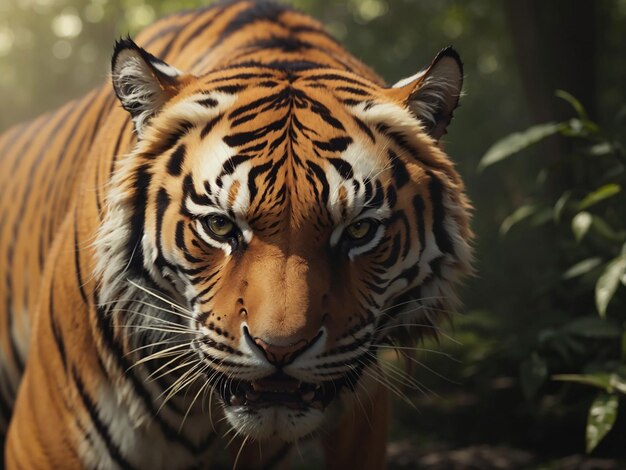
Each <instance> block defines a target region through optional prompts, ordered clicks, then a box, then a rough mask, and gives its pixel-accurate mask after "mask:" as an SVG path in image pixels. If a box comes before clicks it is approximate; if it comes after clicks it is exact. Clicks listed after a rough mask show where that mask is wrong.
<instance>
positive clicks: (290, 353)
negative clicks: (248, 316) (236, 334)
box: [246, 329, 321, 366]
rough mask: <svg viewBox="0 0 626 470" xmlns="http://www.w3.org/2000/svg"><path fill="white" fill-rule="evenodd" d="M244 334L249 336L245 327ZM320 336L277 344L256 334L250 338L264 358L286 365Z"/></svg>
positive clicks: (277, 364)
mask: <svg viewBox="0 0 626 470" xmlns="http://www.w3.org/2000/svg"><path fill="white" fill-rule="evenodd" d="M246 334H247V335H248V336H250V333H249V332H248V330H247V329H246ZM320 336H321V333H320V334H318V335H316V336H315V337H314V338H313V339H312V340H310V341H308V340H306V339H304V338H303V339H300V340H299V341H296V342H294V343H290V344H287V345H284V346H283V345H277V344H272V343H269V342H267V341H265V340H264V339H263V338H260V337H258V336H256V337H252V336H250V339H252V341H254V344H256V345H257V347H258V348H259V349H260V350H261V352H262V353H263V355H264V356H265V358H266V359H267V360H268V361H269V362H270V363H271V364H272V365H275V366H286V365H287V364H290V363H292V362H293V361H294V360H295V359H296V357H298V356H299V355H300V354H302V353H303V352H304V351H306V350H307V349H309V348H310V347H311V346H312V345H313V344H314V343H315V342H316V341H317V340H318V339H319V337H320Z"/></svg>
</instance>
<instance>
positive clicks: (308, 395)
mask: <svg viewBox="0 0 626 470" xmlns="http://www.w3.org/2000/svg"><path fill="white" fill-rule="evenodd" d="M300 398H302V401H307V402H310V401H313V399H314V398H315V392H314V391H313V390H311V391H310V392H306V393H305V394H303V395H301V396H300Z"/></svg>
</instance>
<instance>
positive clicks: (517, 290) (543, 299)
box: [0, 0, 626, 469]
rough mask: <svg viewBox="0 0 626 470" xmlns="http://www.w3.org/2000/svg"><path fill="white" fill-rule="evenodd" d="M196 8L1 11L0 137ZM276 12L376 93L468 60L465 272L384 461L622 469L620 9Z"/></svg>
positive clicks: (563, 3)
mask: <svg viewBox="0 0 626 470" xmlns="http://www.w3.org/2000/svg"><path fill="white" fill-rule="evenodd" d="M207 3H209V2H208V1H202V0H1V1H0V109H1V112H0V130H4V129H6V128H8V127H9V126H10V125H11V124H13V123H16V122H18V121H21V120H24V119H28V118H31V117H34V116H36V115H38V114H40V113H41V112H43V111H46V110H50V109H53V108H55V107H56V106H58V105H60V104H62V103H64V102H66V101H67V100H69V99H70V98H73V97H77V96H80V95H81V94H83V93H84V92H86V91H87V90H89V89H91V88H92V87H94V86H96V85H98V84H100V83H102V82H103V81H104V80H106V79H107V73H108V64H109V58H110V55H111V51H112V45H113V42H114V40H115V39H116V38H117V37H120V36H122V35H125V34H127V33H130V34H131V35H132V34H135V33H136V32H137V31H139V30H140V29H141V28H142V27H144V26H145V25H147V24H149V23H150V22H152V21H153V20H155V19H157V18H159V17H161V16H164V15H166V14H168V13H171V12H174V11H178V10H181V9H187V8H193V7H196V6H200V5H205V4H207ZM290 3H292V4H294V5H295V6H297V7H299V8H301V9H303V10H305V11H307V12H309V13H311V14H312V15H314V16H315V17H317V18H318V19H320V20H321V21H322V22H323V23H324V24H326V26H327V27H328V29H329V30H330V31H331V32H332V34H334V35H335V37H337V38H338V39H339V40H340V41H342V42H343V43H344V44H345V45H346V47H347V48H348V50H350V51H351V52H352V53H353V54H354V55H356V56H357V57H359V58H361V59H362V60H363V61H365V62H366V63H368V64H369V65H371V66H373V67H374V68H375V69H376V70H377V71H378V72H379V73H380V74H381V75H382V76H383V77H385V79H387V80H388V81H389V82H390V83H393V82H395V81H396V80H398V79H400V78H402V77H405V76H408V75H412V74H413V73H414V72H415V71H416V70H418V69H420V68H422V67H424V66H426V65H428V63H429V62H430V60H431V59H432V58H433V57H434V55H435V54H436V52H437V51H438V50H439V49H441V48H442V47H444V46H446V45H449V44H452V45H454V46H455V47H456V48H457V50H458V51H459V52H460V54H461V56H462V58H463V60H464V62H465V75H466V80H465V92H466V96H464V98H463V99H462V100H461V103H462V106H461V108H460V109H459V110H458V112H457V113H456V114H455V115H456V117H455V121H454V122H453V124H452V126H451V128H450V130H449V132H450V133H449V135H448V136H447V137H446V147H447V150H448V152H449V153H450V155H451V156H452V157H453V159H454V160H455V161H456V162H457V165H458V168H459V170H460V172H461V173H462V175H463V177H464V179H465V181H466V184H467V187H468V192H469V194H470V196H471V199H472V200H473V202H474V205H475V207H476V210H475V215H474V223H473V226H474V229H475V231H476V233H477V241H476V258H477V271H478V275H477V276H476V277H475V278H474V279H471V280H470V281H469V282H468V283H467V285H466V286H465V288H464V293H463V296H462V297H463V299H464V300H465V308H464V311H463V312H462V313H460V314H458V315H454V318H453V325H451V326H446V327H445V329H446V330H447V333H446V335H445V336H443V337H442V338H441V340H440V342H439V344H426V345H424V349H425V350H427V349H428V350H434V351H435V352H427V351H423V353H422V354H421V355H420V362H421V365H420V366H418V367H417V368H416V370H415V372H414V377H415V378H416V380H417V381H419V383H420V384H421V387H422V391H419V390H415V389H414V387H412V386H410V385H408V386H407V387H406V388H404V390H405V393H406V394H407V395H408V396H409V397H410V398H411V400H412V402H413V403H414V407H413V406H409V405H408V404H405V403H404V402H403V401H402V400H396V404H395V420H394V423H393V427H392V441H391V443H390V447H389V451H390V465H391V467H392V468H407V469H408V468H442V469H447V468H542V469H551V468H555V469H556V468H581V469H582V468H589V469H591V468H606V469H609V468H626V467H625V466H626V460H625V459H626V411H624V410H622V412H620V411H619V403H620V399H621V398H623V395H624V393H626V373H625V372H624V370H623V369H624V368H625V367H624V365H625V364H626V362H625V360H624V359H625V357H626V336H625V335H624V331H625V329H624V321H625V320H626V295H625V291H626V287H624V285H626V274H625V273H626V245H625V241H626V199H625V196H624V192H625V191H626V187H625V185H626V181H625V164H626V158H625V155H624V135H625V134H626V132H625V131H626V106H625V98H626V60H625V59H626V0H615V1H611V0H598V1H578V0H553V1H542V0H521V1H512V0H511V1H506V2H495V1H489V0H472V1H461V0H439V1H437V2H433V1H428V0H294V1H293V2H290ZM557 90H563V91H561V92H558V96H557V95H555V92H556V91H557ZM512 133H513V135H511V134H512ZM507 136H508V137H507ZM430 390H432V392H430ZM302 465H304V466H305V467H306V465H305V464H304V463H303V464H302ZM303 468H304V467H303Z"/></svg>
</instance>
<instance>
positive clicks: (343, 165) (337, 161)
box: [328, 158, 354, 180]
mask: <svg viewBox="0 0 626 470" xmlns="http://www.w3.org/2000/svg"><path fill="white" fill-rule="evenodd" d="M328 162H329V163H330V164H331V165H332V166H334V167H335V169H336V170H337V172H338V173H339V174H340V175H341V177H342V178H343V179H345V180H348V179H350V178H352V177H353V176H354V171H352V165H350V163H348V162H347V161H345V160H342V159H341V158H329V159H328Z"/></svg>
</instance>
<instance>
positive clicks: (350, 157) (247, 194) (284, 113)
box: [168, 82, 389, 224]
mask: <svg viewBox="0 0 626 470" xmlns="http://www.w3.org/2000/svg"><path fill="white" fill-rule="evenodd" d="M272 84H273V86H267V87H258V88H252V87H251V88H248V89H247V90H245V91H244V92H240V93H237V94H228V93H224V92H223V91H220V90H216V91H208V92H207V91H203V92H200V93H194V94H190V95H188V96H187V97H186V98H185V99H184V100H182V101H180V102H179V103H177V104H176V105H175V106H174V107H173V109H172V110H170V112H172V111H174V113H173V114H175V115H187V116H189V115H194V116H195V117H196V121H197V118H198V115H199V114H202V115H203V117H202V118H201V120H202V124H201V125H198V126H196V131H195V132H191V133H189V135H188V136H187V138H186V154H187V155H186V158H187V160H188V168H189V170H190V177H191V182H192V183H193V189H194V192H195V193H196V195H197V196H202V198H203V199H202V201H203V202H202V203H200V202H199V201H200V199H199V198H198V197H196V198H195V199H194V198H193V197H191V195H188V196H187V198H186V201H185V204H187V206H188V209H189V210H190V212H192V213H198V214H201V213H206V212H207V211H209V210H215V209H219V210H221V211H224V212H226V213H228V214H230V215H232V216H234V217H236V218H238V219H248V220H249V219H254V218H255V217H259V216H260V215H264V216H268V215H270V214H272V213H274V214H276V215H279V214H280V213H282V212H283V210H284V209H285V206H289V210H290V212H291V215H292V217H295V218H296V219H300V221H304V220H306V219H310V218H311V217H315V218H316V219H318V220H321V219H327V221H328V222H329V223H332V224H338V223H340V222H342V221H345V220H350V219H353V218H354V217H356V216H358V215H359V214H360V213H361V212H362V211H363V210H364V208H366V206H368V204H370V203H371V200H372V199H373V198H374V197H375V196H376V193H377V192H379V191H381V190H382V187H383V186H384V181H385V178H386V174H385V172H386V170H387V169H388V167H389V161H388V158H387V156H386V150H385V142H384V141H383V139H378V140H377V139H376V138H375V137H374V134H373V132H372V131H371V130H364V124H363V123H362V122H359V121H358V119H357V118H355V116H354V115H353V114H352V113H351V111H350V109H349V108H348V107H347V106H345V105H344V104H343V103H342V102H341V101H340V100H338V99H337V98H336V97H335V96H333V94H332V93H328V92H327V91H325V90H323V89H320V88H317V87H315V86H307V84H306V83H304V82H303V83H298V82H296V83H289V82H285V83H272ZM176 108H178V109H176ZM168 114H170V113H168Z"/></svg>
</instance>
